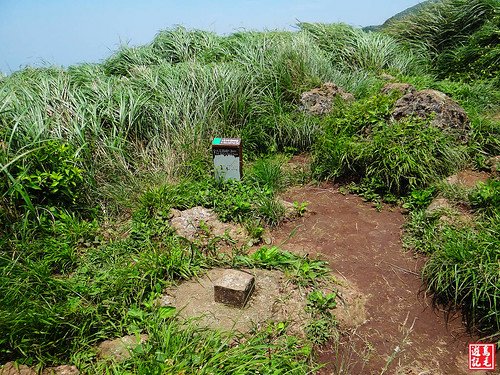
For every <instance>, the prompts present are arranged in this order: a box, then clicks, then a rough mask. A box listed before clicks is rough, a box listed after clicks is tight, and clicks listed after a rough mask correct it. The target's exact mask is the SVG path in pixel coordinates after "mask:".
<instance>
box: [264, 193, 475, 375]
mask: <svg viewBox="0 0 500 375" xmlns="http://www.w3.org/2000/svg"><path fill="white" fill-rule="evenodd" d="M283 198H284V199H285V200H289V201H294V200H297V201H308V202H309V205H308V209H309V211H310V214H309V215H307V216H308V217H303V218H299V219H297V220H295V221H291V222H288V223H285V224H283V225H282V226H280V227H279V228H277V229H276V230H274V231H273V232H272V240H273V244H275V245H278V246H280V247H281V248H282V249H284V250H289V251H294V252H300V253H308V254H309V255H310V256H313V257H314V256H321V257H322V258H324V259H326V260H328V261H329V262H330V266H331V268H332V270H333V271H334V273H336V274H339V275H341V276H342V277H343V278H345V280H347V281H348V282H349V283H351V284H354V285H356V289H358V290H359V291H360V292H361V293H362V295H364V297H365V298H364V300H363V298H361V299H359V301H361V303H359V304H360V305H364V306H362V310H363V311H364V310H366V319H357V321H356V322H354V321H353V322H352V323H353V324H351V328H349V329H348V330H346V332H345V334H344V335H343V337H342V338H341V342H343V344H341V347H342V350H341V351H340V353H336V350H335V348H332V347H331V345H330V346H328V345H327V346H326V347H324V348H323V350H321V351H320V360H321V361H322V362H324V363H326V364H327V365H326V367H325V368H324V369H322V370H321V371H320V374H331V373H335V374H336V373H349V374H381V373H385V374H446V375H448V374H466V373H468V371H467V367H466V362H467V360H466V359H467V345H468V343H469V342H474V341H475V340H477V339H476V338H473V337H470V336H469V335H468V334H467V333H466V332H465V329H464V327H463V325H462V323H461V319H460V317H452V318H450V319H446V317H445V314H444V312H442V311H437V310H436V309H433V307H432V305H431V302H430V299H429V298H428V297H426V296H425V295H424V293H420V292H419V291H421V287H422V281H421V279H420V277H419V272H420V269H421V267H422V265H423V263H424V261H425V260H424V259H423V258H422V257H416V256H414V255H413V254H412V253H411V252H405V251H404V250H403V248H402V245H401V234H402V225H403V223H404V221H405V218H404V216H403V214H402V213H401V211H400V210H399V209H397V208H390V207H384V208H383V210H382V211H381V212H377V211H376V210H375V209H374V208H373V207H372V206H371V205H370V204H369V203H366V202H363V200H362V199H361V198H360V197H358V196H353V195H342V194H340V193H339V192H338V190H337V189H336V188H335V187H333V186H330V185H328V186H324V187H321V188H318V187H312V186H306V187H301V188H296V189H293V190H291V191H290V192H288V193H286V194H285V195H284V196H283ZM359 301H358V302H359ZM343 325H344V326H345V323H343ZM391 358H392V359H391ZM342 359H343V361H342ZM339 361H342V362H345V363H339ZM346 364H347V365H348V370H347V371H344V372H340V370H339V366H341V365H342V366H346ZM476 373H477V372H476Z"/></svg>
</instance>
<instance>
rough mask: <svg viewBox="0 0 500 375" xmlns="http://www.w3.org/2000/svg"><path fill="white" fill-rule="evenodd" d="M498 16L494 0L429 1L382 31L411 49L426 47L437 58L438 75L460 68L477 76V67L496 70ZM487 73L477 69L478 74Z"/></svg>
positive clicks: (499, 8)
mask: <svg viewBox="0 0 500 375" xmlns="http://www.w3.org/2000/svg"><path fill="white" fill-rule="evenodd" d="M499 15H500V5H499V3H498V1H496V0H442V1H437V2H429V3H427V4H426V5H425V6H423V7H421V8H420V9H419V10H418V11H417V12H415V13H413V14H410V15H408V16H406V17H403V18H401V19H395V20H393V21H392V22H390V23H389V24H388V25H386V26H385V27H384V29H383V32H385V33H386V34H389V35H391V36H392V37H394V38H396V39H397V40H398V41H401V42H403V43H406V44H408V45H410V46H412V47H414V48H418V49H422V48H423V49H425V50H427V51H428V52H429V53H430V55H431V56H432V58H433V60H434V61H437V63H438V66H437V68H438V71H439V72H440V73H441V74H447V73H450V72H454V71H459V72H465V73H466V75H471V76H478V74H477V73H478V72H475V71H474V70H476V69H478V68H479V71H480V70H481V69H488V68H492V69H493V71H494V72H496V71H497V66H498V48H497V45H498V31H497V30H498V16H499ZM495 17H496V18H495ZM495 20H496V21H495ZM495 25H497V26H495ZM495 41H496V42H495ZM488 55H489V56H488ZM482 59H484V61H480V60H482ZM494 72H493V73H494ZM489 74H490V72H487V71H485V72H479V76H489ZM493 76H494V74H493Z"/></svg>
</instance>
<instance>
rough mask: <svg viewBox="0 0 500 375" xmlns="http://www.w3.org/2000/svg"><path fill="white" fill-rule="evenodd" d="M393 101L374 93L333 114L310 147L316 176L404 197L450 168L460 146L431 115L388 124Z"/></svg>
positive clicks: (462, 152)
mask: <svg viewBox="0 0 500 375" xmlns="http://www.w3.org/2000/svg"><path fill="white" fill-rule="evenodd" d="M392 100H394V99H391V98H390V97H389V98H388V97H384V96H376V97H374V98H371V99H369V100H366V101H363V102H360V103H359V104H355V105H353V106H351V107H350V108H349V109H347V111H345V110H343V111H341V112H340V114H342V113H343V114H344V116H343V117H340V118H339V117H338V116H339V113H337V114H335V115H334V117H333V119H332V120H330V122H328V123H327V125H326V129H325V132H324V134H323V135H322V137H321V138H319V140H318V143H317V145H316V147H315V153H314V164H313V168H314V171H315V174H316V175H317V176H319V177H334V178H335V177H357V178H360V179H361V180H362V181H364V182H365V185H366V184H367V185H368V186H373V187H376V189H375V190H376V192H377V193H381V194H384V193H393V194H397V195H404V194H406V193H408V192H409V191H411V190H413V189H419V188H425V187H426V186H429V185H430V184H431V183H433V182H435V181H437V180H438V179H439V178H441V177H444V176H447V175H448V174H450V173H451V172H453V171H455V170H456V169H457V168H458V167H459V165H461V164H462V163H463V161H464V159H465V150H464V149H463V147H460V146H457V145H455V144H454V141H453V139H452V138H450V137H448V136H447V135H446V134H444V133H443V132H442V131H441V130H440V129H438V128H436V127H434V126H432V125H431V124H430V121H431V120H430V119H428V120H420V119H415V118H407V119H403V120H401V121H398V122H394V121H392V122H387V120H386V119H387V117H388V114H389V113H390V109H391V103H392Z"/></svg>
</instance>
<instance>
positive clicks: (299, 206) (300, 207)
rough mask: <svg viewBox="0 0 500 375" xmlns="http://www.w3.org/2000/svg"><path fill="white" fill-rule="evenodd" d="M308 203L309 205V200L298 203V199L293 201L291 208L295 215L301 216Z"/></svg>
mask: <svg viewBox="0 0 500 375" xmlns="http://www.w3.org/2000/svg"><path fill="white" fill-rule="evenodd" d="M308 205H309V202H300V203H299V202H298V201H294V202H293V208H294V209H295V211H296V212H297V215H299V216H301V217H302V216H304V215H305V213H306V211H307V206H308Z"/></svg>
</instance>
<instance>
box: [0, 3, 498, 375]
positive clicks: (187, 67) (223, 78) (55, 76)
mask: <svg viewBox="0 0 500 375" xmlns="http://www.w3.org/2000/svg"><path fill="white" fill-rule="evenodd" d="M436 9H438V10H439V12H435V10H436ZM498 10H499V7H498V2H496V1H492V0H475V1H472V2H470V1H465V0H444V1H442V2H438V3H435V4H434V3H432V4H427V5H426V6H425V7H422V8H420V9H418V10H416V11H415V12H413V13H411V14H409V15H408V16H406V17H404V18H398V19H395V20H392V21H391V22H390V23H388V24H387V25H385V26H384V29H383V31H382V32H380V33H379V32H370V33H366V32H364V31H362V30H360V29H355V28H352V27H350V26H347V25H344V24H331V25H330V24H328V25H327V24H315V23H302V24H300V25H299V30H298V31H297V32H277V31H267V32H239V33H235V34H232V35H229V36H219V35H216V34H213V33H209V32H205V31H199V30H186V29H184V28H181V27H179V28H175V29H170V30H164V31H161V32H160V33H158V35H157V36H156V37H155V39H154V40H153V41H152V42H151V43H150V44H147V45H144V46H140V47H128V46H124V47H122V48H121V49H120V50H118V51H117V52H116V53H114V54H113V55H112V56H110V57H109V58H108V59H107V60H106V61H104V62H103V63H102V64H82V65H75V66H71V67H69V68H68V69H58V68H26V69H23V70H21V71H18V72H15V73H13V74H12V75H10V76H8V77H0V172H1V174H2V179H1V180H0V194H1V197H0V331H1V332H3V335H2V336H1V337H0V362H4V361H7V360H11V359H18V360H20V361H22V362H25V363H29V364H35V363H41V364H47V363H56V364H57V363H63V362H65V361H71V362H72V363H75V364H78V366H79V367H80V368H81V369H85V370H84V371H85V372H87V373H96V371H97V372H99V371H100V372H104V371H107V372H108V373H134V371H135V372H137V371H139V369H142V370H143V371H146V370H144V369H145V368H147V369H149V370H148V371H151V373H156V372H158V373H161V372H162V371H163V372H165V371H166V372H169V371H173V372H179V373H180V372H183V371H184V372H186V373H190V372H192V371H195V369H199V368H200V366H202V368H203V371H204V372H205V373H211V371H212V373H213V371H214V368H215V367H213V366H215V364H214V363H213V361H211V360H210V358H222V359H223V362H224V363H225V366H226V367H225V368H224V371H222V370H220V371H222V372H220V373H228V374H230V373H255V371H257V370H259V371H264V373H265V371H266V369H268V370H269V368H273V369H274V370H276V369H278V370H279V371H282V372H287V371H289V372H290V373H306V372H307V369H310V368H312V367H314V360H315V359H314V358H315V357H314V353H313V351H312V347H313V346H314V345H313V343H314V342H311V341H310V340H311V337H310V338H309V341H307V339H306V340H305V341H301V340H300V339H298V338H297V339H295V338H292V339H287V338H286V337H284V336H283V335H281V334H280V332H277V331H276V330H274V331H273V330H267V331H266V330H264V331H262V332H260V333H258V334H256V335H255V336H252V338H250V339H248V341H246V342H245V344H242V345H239V346H236V347H234V346H231V345H229V344H228V341H227V340H226V341H225V340H224V339H223V338H222V337H221V336H220V335H219V334H218V333H215V332H205V331H200V330H198V329H197V328H196V327H195V326H193V327H187V328H186V327H182V326H181V325H180V324H179V323H178V322H177V321H176V319H175V317H173V316H172V315H169V313H168V314H167V313H166V312H165V311H163V310H161V309H157V308H156V307H155V306H154V304H152V301H153V300H154V299H155V298H157V297H158V295H159V293H160V292H161V290H163V289H164V288H165V287H166V286H169V285H172V284H174V283H176V282H179V281H180V280H184V279H189V278H191V277H193V276H194V275H196V274H199V273H200V272H203V270H204V269H206V268H210V267H213V266H214V265H215V264H223V265H233V266H238V265H239V266H242V265H246V266H249V265H250V266H251V265H257V266H258V265H260V266H262V267H268V268H278V269H283V270H288V272H292V271H293V272H295V274H296V275H297V277H298V278H299V279H300V281H301V282H305V283H310V284H311V285H312V284H314V280H313V279H314V277H313V276H311V275H316V274H324V271H325V269H324V265H322V264H319V265H318V264H317V263H314V262H313V263H309V260H307V261H306V260H301V259H302V258H300V257H294V256H293V255H290V254H288V255H287V254H285V255H283V254H282V253H279V252H276V253H265V252H264V255H262V253H261V254H260V255H261V256H263V258H258V257H257V258H255V257H254V258H251V257H250V258H238V257H232V258H230V259H225V258H224V259H222V260H221V259H220V258H219V257H218V254H217V245H216V244H213V247H203V246H200V245H199V244H190V243H186V241H185V240H184V239H182V238H180V237H179V236H177V235H176V234H175V233H174V232H173V230H172V229H171V227H170V226H169V224H168V218H169V214H170V210H171V209H172V208H179V209H184V208H188V207H193V206H196V205H204V206H206V207H210V208H213V209H214V210H215V211H216V212H217V213H218V215H219V217H221V218H222V219H223V220H226V221H235V222H238V223H241V224H242V225H244V226H245V227H246V228H247V230H248V231H249V232H250V233H251V234H252V236H254V237H256V238H257V239H258V238H259V236H261V234H262V231H263V228H264V227H266V226H272V225H277V224H278V223H279V222H280V220H282V218H283V211H284V209H283V207H282V206H281V205H280V204H279V202H278V201H277V199H276V197H277V193H278V192H279V191H280V189H282V188H284V187H285V186H289V185H291V184H293V183H298V182H304V181H317V180H321V179H330V180H336V181H345V180H348V181H354V182H355V183H356V184H355V185H354V187H352V186H351V188H352V189H353V190H355V191H356V192H358V193H360V194H363V195H364V196H365V197H367V198H369V199H374V200H376V201H380V200H384V199H385V200H386V201H390V202H393V203H395V204H403V203H404V202H406V204H407V205H409V206H410V207H412V212H413V213H412V215H413V216H412V217H411V218H410V219H411V220H410V227H411V228H410V229H411V230H410V232H411V233H410V234H411V235H412V240H411V242H412V243H413V244H414V246H413V247H412V248H414V249H416V250H417V251H423V252H426V253H427V254H429V256H430V262H429V264H428V265H427V266H426V268H425V269H424V278H425V280H426V281H427V282H428V285H429V288H430V289H429V290H430V292H432V293H434V292H435V293H436V295H437V296H438V297H439V298H438V300H439V302H440V303H444V304H446V305H447V306H451V307H460V308H463V309H464V312H465V315H466V316H467V319H468V322H469V324H470V327H471V328H474V329H477V330H480V332H482V333H483V334H484V335H489V334H493V336H492V337H495V338H497V336H498V335H497V333H498V332H499V331H500V315H499V310H500V308H499V306H498V302H497V301H498V300H499V295H500V293H499V286H498V285H499V284H498V282H499V279H498V269H496V268H495V265H497V264H498V260H500V254H499V251H498V249H499V248H500V246H496V245H498V244H500V239H499V238H498V233H499V232H498V231H496V232H495V231H492V230H491V228H495V227H497V226H498V220H499V218H500V216H499V214H498V210H497V208H495V207H498V206H497V205H496V203H495V202H497V201H496V200H497V199H498V186H497V182H491V183H490V185H487V187H482V188H480V189H479V190H477V191H474V192H471V193H470V196H467V197H466V198H464V200H465V201H466V203H467V204H470V205H471V206H472V207H474V209H475V210H477V212H478V216H477V217H478V225H477V228H472V229H471V228H468V229H463V230H455V229H453V228H447V229H444V230H443V231H441V229H442V228H440V227H439V226H438V224H437V223H436V222H435V221H432V220H430V219H429V220H428V219H425V218H423V217H422V216H418V215H421V214H422V210H423V209H425V206H426V205H427V204H428V203H429V198H432V196H433V195H435V194H437V192H438V191H439V189H440V188H439V187H438V185H436V184H438V183H439V181H440V180H441V179H442V178H443V177H446V175H448V174H451V173H453V172H456V171H457V170H458V169H459V168H460V167H465V166H469V167H473V168H486V165H485V161H486V160H487V159H488V158H489V157H491V156H494V155H498V154H500V142H499V139H500V124H499V121H498V109H499V107H498V103H500V100H499V99H500V91H499V85H498V67H499V64H498V48H499V47H498V43H497V38H498V26H499V25H498V19H499V17H498ZM423 19H425V20H426V22H422V20H423ZM387 74H390V75H391V76H393V77H394V79H395V80H397V81H400V82H407V83H411V84H413V85H414V86H415V87H416V88H417V89H425V88H433V89H438V90H441V91H443V92H445V93H446V94H448V95H449V96H451V97H452V98H453V99H454V100H456V101H457V102H458V103H459V104H460V105H462V106H463V107H464V108H465V109H466V111H467V113H468V115H469V117H470V119H471V133H470V136H469V137H468V141H467V143H462V142H458V141H457V140H455V139H453V138H452V137H450V136H448V135H447V134H445V133H444V132H442V131H441V130H439V129H438V128H435V127H433V126H432V125H431V124H430V121H431V119H425V120H421V119H414V118H409V119H406V120H403V121H400V122H393V121H392V120H391V118H390V117H391V116H390V112H391V109H392V106H393V105H394V102H395V100H396V99H397V97H396V96H394V95H385V94H381V93H380V89H381V87H382V86H383V85H384V84H385V83H386V81H385V78H384V75H385V76H387ZM328 81H331V82H334V83H335V84H337V85H338V86H340V87H342V88H343V89H344V90H346V91H349V92H351V93H352V94H354V97H355V101H354V102H352V103H347V102H346V103H343V102H338V103H336V109H335V110H334V111H333V112H332V113H330V114H328V115H325V116H314V115H310V114H307V113H305V112H304V111H302V110H301V108H300V101H299V99H300V94H301V93H302V92H304V91H306V90H308V89H311V88H313V87H317V86H319V85H320V84H321V83H323V82H328ZM221 135H223V136H226V137H230V136H234V137H241V138H242V139H243V144H244V147H245V163H246V165H248V167H247V168H248V169H247V170H246V171H245V172H246V173H245V175H246V176H247V177H245V179H244V180H243V181H242V182H235V183H229V184H221V183H220V182H218V181H215V180H213V178H212V165H211V155H210V143H211V140H212V138H213V137H215V136H221ZM436 145H438V146H439V147H436ZM302 152H305V153H310V154H312V156H313V160H314V162H313V173H312V174H311V175H300V176H297V175H290V174H286V173H284V172H283V171H282V169H281V167H280V165H281V163H282V162H280V160H282V158H283V157H285V158H286V157H289V156H290V155H293V154H297V153H302ZM419 197H420V198H421V199H419ZM455 198H456V199H457V200H458V199H459V198H458V197H457V196H455ZM297 209H299V208H297ZM429 228H430V229H429ZM432 233H434V234H432ZM483 234H484V236H483ZM480 238H482V239H481V241H486V242H487V243H484V246H482V245H481V246H480V247H479V246H478V245H477V244H478V243H479V242H478V241H479V239H480ZM476 240H477V241H476ZM457 243H459V244H460V246H461V249H463V251H461V254H462V255H461V257H457V256H456V254H455V253H454V250H456V249H455V247H454V246H455V244H457ZM481 243H482V242H481ZM437 244H439V246H438V245H437ZM211 246H212V245H211ZM478 252H481V256H478ZM266 254H267V255H266ZM433 254H435V255H433ZM262 259H264V260H262ZM304 262H306V263H307V264H306V265H305V266H304ZM471 262H472V263H474V267H469V265H470V264H472V263H471ZM314 267H318V270H321V272H319V271H318V272H317V273H314V272H316V271H314V272H313V273H310V271H304V270H306V269H307V270H315V268H314ZM457 270H460V272H458V271H457ZM467 270H469V271H467ZM462 271H463V272H462ZM466 271H467V272H466ZM293 272H292V273H293ZM311 272H312V271H311ZM454 272H455V273H454ZM433 275H442V276H443V277H442V278H439V279H436V278H433ZM479 276H480V277H479ZM457 285H459V286H460V288H457ZM477 290H479V291H481V293H479V294H475V295H474V296H471V293H472V291H477ZM158 322H161V324H162V328H161V329H160V328H158V324H159V323H158ZM140 332H148V333H150V335H151V336H152V337H154V340H153V341H152V343H151V346H150V347H148V350H147V351H145V352H138V353H135V354H134V355H133V357H132V359H131V360H130V361H128V362H126V363H125V364H123V365H119V366H118V365H117V367H114V365H110V364H108V363H106V362H100V361H99V360H98V359H97V358H96V356H95V352H94V351H93V349H92V347H93V345H95V344H96V343H97V342H99V341H100V340H102V339H104V338H108V337H117V336H119V335H123V334H127V333H140ZM495 335H497V336H495ZM174 336H175V337H179V340H178V341H177V342H175V343H172V346H168V345H167V344H165V342H167V341H166V339H165V338H167V337H174ZM313 336H314V335H313ZM202 344H203V348H204V349H203V351H201V352H200V353H199V355H194V353H196V352H197V351H199V349H200V346H201V345H202ZM270 351H272V353H273V356H274V357H273V358H275V361H274V362H272V363H270V362H269V361H267V360H266V358H267V357H266V355H267V354H266V353H268V352H270ZM157 353H160V354H161V355H159V356H160V357H161V358H164V359H165V360H157V358H160V357H158V356H157ZM214 356H215V357H214ZM168 358H170V359H171V360H166V359H168ZM174 359H175V361H174ZM243 364H245V365H244V366H243ZM144 366H145V367H144ZM169 366H170V367H169ZM203 366H204V367H203ZM269 366H271V367H269ZM245 369H246V370H245ZM142 370H141V371H142ZM278 370H277V371H278ZM235 371H236V372H235ZM238 371H239V372H238ZM202 373H203V372H202Z"/></svg>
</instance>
